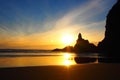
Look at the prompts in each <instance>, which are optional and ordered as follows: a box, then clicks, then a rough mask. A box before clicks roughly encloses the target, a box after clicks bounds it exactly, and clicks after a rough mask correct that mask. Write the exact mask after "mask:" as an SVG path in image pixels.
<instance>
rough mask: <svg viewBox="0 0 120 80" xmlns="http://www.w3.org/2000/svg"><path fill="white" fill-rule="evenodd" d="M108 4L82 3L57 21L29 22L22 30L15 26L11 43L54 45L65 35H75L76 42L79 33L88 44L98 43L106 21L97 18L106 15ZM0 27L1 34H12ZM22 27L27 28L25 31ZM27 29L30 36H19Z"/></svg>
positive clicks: (103, 1) (98, 0)
mask: <svg viewBox="0 0 120 80" xmlns="http://www.w3.org/2000/svg"><path fill="white" fill-rule="evenodd" d="M108 4H109V1H108V0H89V1H88V2H87V3H84V4H82V5H80V6H79V7H77V8H74V9H72V10H70V11H69V12H67V13H66V14H64V16H62V17H59V18H58V19H48V20H46V21H44V22H43V23H42V24H41V23H36V24H34V23H32V22H29V23H28V24H24V23H22V26H23V28H22V29H21V27H19V26H20V25H15V26H18V27H17V28H18V29H17V31H16V33H14V34H18V35H16V36H14V38H12V39H11V41H12V40H13V41H15V42H16V43H15V44H17V42H24V43H25V44H26V45H27V44H31V45H32V46H33V45H47V44H53V45H54V44H58V43H60V38H61V36H62V35H64V34H66V33H70V34H73V35H76V36H75V40H76V38H77V34H78V33H79V32H81V33H82V35H83V37H84V38H85V39H88V40H89V41H90V42H92V41H95V42H98V41H100V40H102V39H103V37H104V31H105V28H104V26H105V19H106V18H105V16H104V18H103V19H99V18H100V17H101V14H103V13H105V12H106V13H107V11H108V10H109V8H108V6H106V5H108ZM106 15H107V14H106ZM96 19H98V20H96ZM55 20H56V21H55ZM1 26H2V27H0V31H2V32H1V33H6V34H7V35H9V32H12V31H10V29H8V28H7V27H5V26H3V25H1ZM24 26H29V27H27V28H26V29H25V27H24ZM40 26H42V27H43V28H44V29H46V30H45V31H42V30H43V29H42V30H40V28H41V27H40ZM47 28H48V29H47ZM28 29H29V31H30V32H32V31H33V33H32V34H30V35H19V34H20V32H21V34H25V33H27V30H28ZM35 29H36V30H37V29H38V30H40V31H36V30H35ZM19 30H20V31H19ZM18 31H19V33H18ZM23 31H24V32H23ZM29 31H28V32H29ZM35 31H36V32H35ZM9 41H10V38H9ZM21 44H22V43H21Z"/></svg>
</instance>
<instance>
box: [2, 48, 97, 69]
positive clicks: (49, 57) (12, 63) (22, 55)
mask: <svg viewBox="0 0 120 80" xmlns="http://www.w3.org/2000/svg"><path fill="white" fill-rule="evenodd" d="M83 58H84V59H83ZM88 58H94V59H93V60H92V61H90V60H91V59H88ZM97 58H98V53H89V54H88V53H81V54H76V53H69V52H53V51H51V50H1V51H0V68H4V67H28V66H53V65H65V66H69V65H77V64H78V62H80V63H81V64H84V63H98V61H97ZM86 60H89V61H87V62H86ZM81 61H82V62H81Z"/></svg>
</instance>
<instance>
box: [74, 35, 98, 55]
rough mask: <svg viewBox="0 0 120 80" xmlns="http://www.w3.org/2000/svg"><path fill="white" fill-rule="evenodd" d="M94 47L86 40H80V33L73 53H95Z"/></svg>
mask: <svg viewBox="0 0 120 80" xmlns="http://www.w3.org/2000/svg"><path fill="white" fill-rule="evenodd" d="M96 49H97V48H96V46H95V45H94V44H92V43H89V41H88V40H85V39H83V38H82V35H81V33H79V35H78V39H77V41H76V44H75V46H74V52H77V53H82V52H85V53H86V52H96Z"/></svg>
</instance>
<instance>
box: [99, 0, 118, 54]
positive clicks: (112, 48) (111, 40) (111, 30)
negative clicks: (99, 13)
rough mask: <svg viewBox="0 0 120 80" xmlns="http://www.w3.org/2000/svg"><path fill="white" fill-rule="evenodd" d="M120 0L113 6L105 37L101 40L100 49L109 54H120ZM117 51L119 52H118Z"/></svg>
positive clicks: (108, 18) (107, 20)
mask: <svg viewBox="0 0 120 80" xmlns="http://www.w3.org/2000/svg"><path fill="white" fill-rule="evenodd" d="M119 27H120V0H118V1H117V3H116V4H115V5H114V6H113V7H112V8H111V10H110V11H109V13H108V15H107V19H106V25H105V28H106V31H105V38H104V39H103V40H102V41H101V42H99V44H98V49H99V51H100V52H102V53H105V54H107V55H112V56H113V55H114V56H115V55H117V56H118V55H120V53H119V49H118V48H119V45H120V29H119ZM116 52H117V53H116Z"/></svg>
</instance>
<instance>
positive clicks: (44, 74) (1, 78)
mask: <svg viewBox="0 0 120 80" xmlns="http://www.w3.org/2000/svg"><path fill="white" fill-rule="evenodd" d="M119 72H120V64H119V63H98V64H96V63H90V64H77V65H70V66H63V65H62V66H28V67H11V68H0V80H120V73H119Z"/></svg>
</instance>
